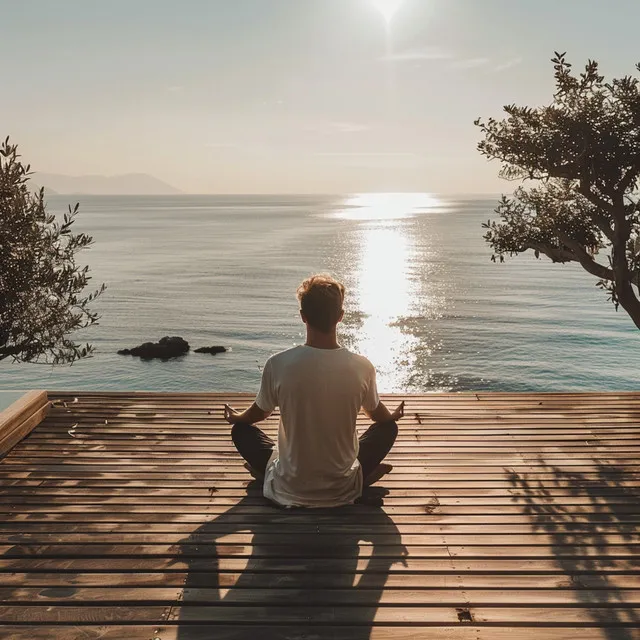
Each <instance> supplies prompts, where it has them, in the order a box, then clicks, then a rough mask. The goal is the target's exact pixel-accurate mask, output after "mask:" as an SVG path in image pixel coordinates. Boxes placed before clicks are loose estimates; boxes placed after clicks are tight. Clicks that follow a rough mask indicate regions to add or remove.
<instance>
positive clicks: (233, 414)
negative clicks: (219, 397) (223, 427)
mask: <svg viewBox="0 0 640 640" xmlns="http://www.w3.org/2000/svg"><path fill="white" fill-rule="evenodd" d="M239 415H240V413H239V412H238V411H236V410H235V409H234V408H233V407H230V406H229V405H228V404H225V405H224V419H225V420H226V421H227V422H228V423H229V424H235V423H236V422H237V421H238V416H239Z"/></svg>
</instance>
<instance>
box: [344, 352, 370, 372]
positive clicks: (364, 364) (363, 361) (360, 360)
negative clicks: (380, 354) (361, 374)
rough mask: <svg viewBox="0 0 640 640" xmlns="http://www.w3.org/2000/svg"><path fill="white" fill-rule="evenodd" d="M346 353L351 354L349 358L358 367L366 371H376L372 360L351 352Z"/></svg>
mask: <svg viewBox="0 0 640 640" xmlns="http://www.w3.org/2000/svg"><path fill="white" fill-rule="evenodd" d="M345 351H346V352H347V353H348V354H349V357H350V358H351V360H352V361H353V362H355V363H356V365H357V366H358V367H359V368H361V369H362V370H364V371H367V372H369V371H375V367H374V366H373V364H372V362H371V360H369V358H366V357H365V356H362V355H360V354H359V353H355V352H354V351H349V350H348V349H345Z"/></svg>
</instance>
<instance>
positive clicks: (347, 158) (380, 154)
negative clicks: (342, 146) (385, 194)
mask: <svg viewBox="0 0 640 640" xmlns="http://www.w3.org/2000/svg"><path fill="white" fill-rule="evenodd" d="M313 155H314V156H315V157H317V158H324V159H327V160H332V161H333V162H335V163H338V164H340V165H342V166H348V167H367V168H380V167H382V168H384V167H394V168H412V167H415V166H418V165H419V164H420V162H421V156H420V155H418V154H417V153H412V152H394V151H373V152H367V151H362V152H360V151H344V152H343V151H329V152H316V153H314V154H313Z"/></svg>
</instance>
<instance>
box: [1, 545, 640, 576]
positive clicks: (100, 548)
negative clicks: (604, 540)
mask: <svg viewBox="0 0 640 640" xmlns="http://www.w3.org/2000/svg"><path fill="white" fill-rule="evenodd" d="M374 542H375V556H376V558H378V559H382V558H389V559H391V560H396V561H397V560H398V558H399V557H401V558H405V559H412V560H414V559H415V560H422V559H434V558H447V557H451V558H461V559H462V558H464V559H478V558H490V559H503V558H504V559H521V558H541V559H547V558H556V559H564V558H573V559H576V562H584V561H588V562H592V563H594V564H597V563H598V562H602V563H606V562H607V561H609V560H616V559H626V558H632V559H633V558H637V557H638V556H640V545H638V544H636V545H634V544H618V545H608V546H607V547H606V549H603V547H602V546H596V545H594V544H586V545H579V544H564V545H558V546H554V547H552V548H550V547H549V546H548V545H544V544H542V545H537V546H532V545H528V546H527V545H511V546H508V547H502V546H500V545H492V544H489V545H479V544H475V545H455V544H445V543H443V542H442V541H441V542H440V544H432V545H423V546H421V545H413V546H407V547H405V548H404V550H402V551H401V550H400V549H399V544H400V542H399V541H396V542H395V543H389V544H387V545H383V544H379V543H378V542H377V541H374ZM354 552H355V553H356V554H357V553H358V545H357V541H356V540H352V542H351V545H331V544H329V543H328V542H327V541H325V540H323V539H322V538H320V537H318V538H316V539H311V540H309V541H308V542H307V544H301V543H300V542H299V543H298V544H297V545H283V544H265V543H264V542H263V541H262V540H261V539H260V541H259V543H256V544H255V545H253V544H238V543H232V544H229V543H226V542H224V541H220V542H218V543H217V544H213V543H205V542H202V541H200V540H198V541H194V542H193V543H190V542H189V541H183V542H182V543H181V544H173V545H167V544H110V543H104V544H83V545H70V544H49V545H41V544H37V543H32V544H28V543H27V544H12V545H2V546H0V553H2V554H3V555H2V558H5V559H6V558H12V559H13V558H54V559H56V558H61V557H65V558H74V559H79V558H92V557H97V556H100V557H102V558H111V557H118V558H122V557H126V556H132V557H136V558H151V557H154V558H163V557H180V558H187V557H189V558H191V557H193V558H200V557H212V556H215V557H216V558H219V559H221V558H237V557H244V558H252V559H256V558H268V559H288V558H309V557H313V558H314V559H317V558H331V559H336V558H347V559H353V558H354ZM637 567H638V571H639V572H640V563H637Z"/></svg>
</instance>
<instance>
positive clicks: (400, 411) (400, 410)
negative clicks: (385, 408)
mask: <svg viewBox="0 0 640 640" xmlns="http://www.w3.org/2000/svg"><path fill="white" fill-rule="evenodd" d="M401 418H404V400H403V401H402V402H401V403H400V404H399V405H398V408H397V409H396V410H395V411H394V412H393V413H392V414H391V419H392V420H393V421H394V422H397V421H398V420H400V419H401Z"/></svg>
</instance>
